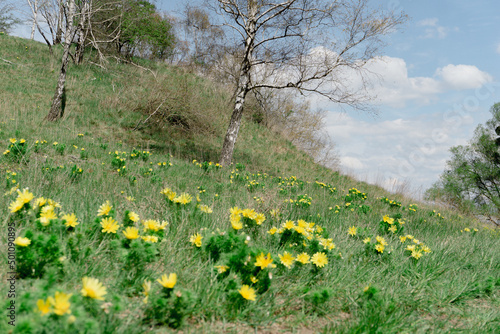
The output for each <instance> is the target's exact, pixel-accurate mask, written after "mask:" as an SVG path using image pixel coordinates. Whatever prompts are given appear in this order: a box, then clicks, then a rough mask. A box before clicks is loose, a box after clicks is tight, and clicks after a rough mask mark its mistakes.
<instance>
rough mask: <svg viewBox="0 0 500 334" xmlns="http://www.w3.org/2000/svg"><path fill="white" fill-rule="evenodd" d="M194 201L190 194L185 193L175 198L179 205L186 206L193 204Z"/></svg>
mask: <svg viewBox="0 0 500 334" xmlns="http://www.w3.org/2000/svg"><path fill="white" fill-rule="evenodd" d="M192 199H193V197H192V196H191V195H189V194H188V193H183V194H181V195H180V196H179V197H176V198H174V201H173V202H174V203H179V204H182V205H186V204H188V203H191V200H192Z"/></svg>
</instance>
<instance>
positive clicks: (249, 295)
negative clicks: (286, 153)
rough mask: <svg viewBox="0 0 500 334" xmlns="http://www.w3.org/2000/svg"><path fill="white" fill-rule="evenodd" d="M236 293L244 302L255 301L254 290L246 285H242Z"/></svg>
mask: <svg viewBox="0 0 500 334" xmlns="http://www.w3.org/2000/svg"><path fill="white" fill-rule="evenodd" d="M238 292H239V293H240V294H241V296H242V297H243V298H245V299H246V300H252V301H255V290H254V289H253V288H251V287H249V286H248V285H246V284H245V285H243V286H242V287H241V289H239V290H238Z"/></svg>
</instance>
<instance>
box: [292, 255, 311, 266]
mask: <svg viewBox="0 0 500 334" xmlns="http://www.w3.org/2000/svg"><path fill="white" fill-rule="evenodd" d="M310 258H311V257H310V256H309V255H308V254H307V253H301V254H299V255H297V258H296V259H295V260H296V261H298V262H300V263H302V264H307V263H309V259H310Z"/></svg>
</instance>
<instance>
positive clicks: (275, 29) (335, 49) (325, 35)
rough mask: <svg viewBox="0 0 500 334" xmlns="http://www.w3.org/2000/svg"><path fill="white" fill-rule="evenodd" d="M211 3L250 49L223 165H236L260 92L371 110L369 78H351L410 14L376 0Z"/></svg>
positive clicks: (233, 34) (241, 70)
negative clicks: (250, 103)
mask: <svg viewBox="0 0 500 334" xmlns="http://www.w3.org/2000/svg"><path fill="white" fill-rule="evenodd" d="M211 9H212V10H213V11H214V12H215V13H216V14H218V15H217V17H218V18H219V19H220V20H221V22H220V26H221V27H224V29H225V31H226V36H228V37H229V38H228V40H233V41H236V44H237V45H236V48H240V49H241V50H242V52H241V54H242V56H241V58H240V59H239V60H238V64H239V71H238V77H237V85H236V93H235V97H236V98H235V102H234V107H233V113H232V116H231V120H230V123H229V126H228V129H227V132H226V136H225V139H224V143H223V146H222V151H221V156H220V161H219V162H220V164H221V165H229V164H230V163H231V160H232V155H233V150H234V145H235V143H236V139H237V136H238V131H239V128H240V124H241V119H242V114H243V106H244V104H245V98H246V96H247V94H248V93H249V92H250V91H252V90H257V89H261V88H270V89H292V90H295V91H298V92H300V93H302V94H308V93H316V94H319V95H320V96H322V97H324V98H326V99H327V100H329V101H332V102H335V103H340V104H343V105H349V106H352V107H355V108H358V109H363V108H366V104H365V102H367V100H368V99H369V97H368V96H367V94H366V91H364V90H363V87H364V82H363V80H362V81H361V84H359V83H358V87H356V88H355V89H353V85H352V84H351V83H349V82H348V81H349V80H352V78H350V76H351V75H352V74H357V75H358V76H359V74H362V73H363V66H364V64H365V63H366V62H367V61H368V60H369V59H370V58H372V57H373V56H374V55H376V54H377V52H378V50H379V47H380V46H382V45H383V43H382V40H381V37H382V36H383V35H386V34H388V33H390V32H392V31H393V30H394V29H395V28H396V27H398V26H399V25H401V24H402V23H403V22H404V21H405V20H406V16H405V15H404V14H403V13H395V12H392V11H384V10H382V9H376V8H373V7H371V5H370V3H369V0H337V1H322V0H284V1H273V0H213V2H212V3H211ZM234 48H235V46H234V45H232V49H234ZM362 77H363V76H361V78H362Z"/></svg>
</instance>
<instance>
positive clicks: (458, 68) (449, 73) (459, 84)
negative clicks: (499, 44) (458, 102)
mask: <svg viewBox="0 0 500 334" xmlns="http://www.w3.org/2000/svg"><path fill="white" fill-rule="evenodd" d="M436 75H437V76H439V77H441V78H442V80H443V84H445V85H447V86H448V87H450V88H452V89H455V90H464V89H474V88H479V87H481V86H482V85H484V84H485V83H487V82H491V81H493V77H492V76H491V75H489V74H488V73H486V72H483V71H480V70H479V69H478V68H477V67H476V66H471V65H452V64H450V65H447V66H445V67H443V68H439V69H437V71H436Z"/></svg>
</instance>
